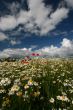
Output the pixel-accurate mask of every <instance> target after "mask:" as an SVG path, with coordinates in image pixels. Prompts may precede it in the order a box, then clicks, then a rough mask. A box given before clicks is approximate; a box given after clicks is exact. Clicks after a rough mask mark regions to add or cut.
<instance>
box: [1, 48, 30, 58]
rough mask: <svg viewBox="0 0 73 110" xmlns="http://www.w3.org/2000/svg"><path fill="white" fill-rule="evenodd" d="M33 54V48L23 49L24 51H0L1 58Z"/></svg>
mask: <svg viewBox="0 0 73 110" xmlns="http://www.w3.org/2000/svg"><path fill="white" fill-rule="evenodd" d="M30 53H31V48H22V49H19V48H18V49H10V48H8V49H4V50H3V51H0V58H4V57H20V56H21V57H23V56H26V55H29V54H30Z"/></svg>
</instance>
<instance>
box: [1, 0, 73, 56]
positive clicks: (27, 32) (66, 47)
mask: <svg viewBox="0 0 73 110" xmlns="http://www.w3.org/2000/svg"><path fill="white" fill-rule="evenodd" d="M27 50H28V53H27V54H29V53H32V52H33V51H34V52H37V53H40V54H46V55H48V56H56V55H58V56H72V55H73V0H0V57H9V56H12V55H18V54H19V55H25V53H26V51H27Z"/></svg>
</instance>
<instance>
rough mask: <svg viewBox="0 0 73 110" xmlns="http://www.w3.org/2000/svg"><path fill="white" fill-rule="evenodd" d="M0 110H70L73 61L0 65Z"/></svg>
mask: <svg viewBox="0 0 73 110" xmlns="http://www.w3.org/2000/svg"><path fill="white" fill-rule="evenodd" d="M0 110H73V60H71V59H69V60H68V59H43V58H41V59H33V60H30V61H29V62H27V63H24V62H21V61H20V60H19V61H15V62H7V61H4V62H0Z"/></svg>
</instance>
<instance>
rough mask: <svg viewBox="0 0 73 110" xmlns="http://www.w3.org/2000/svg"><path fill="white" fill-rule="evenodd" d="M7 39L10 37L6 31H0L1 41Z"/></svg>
mask: <svg viewBox="0 0 73 110" xmlns="http://www.w3.org/2000/svg"><path fill="white" fill-rule="evenodd" d="M5 39H8V37H7V36H6V35H5V34H4V33H2V32H0V41H3V40H5Z"/></svg>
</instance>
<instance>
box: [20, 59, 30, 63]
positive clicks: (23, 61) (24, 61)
mask: <svg viewBox="0 0 73 110" xmlns="http://www.w3.org/2000/svg"><path fill="white" fill-rule="evenodd" d="M21 63H23V64H28V63H29V62H28V61H26V60H22V61H21Z"/></svg>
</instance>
